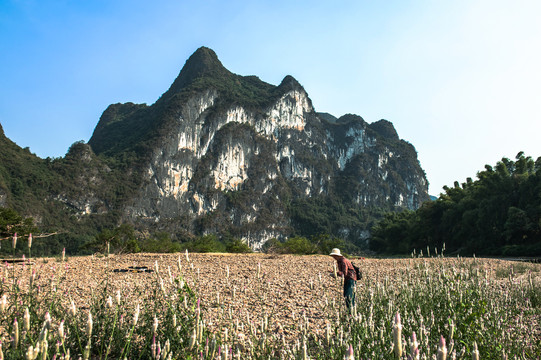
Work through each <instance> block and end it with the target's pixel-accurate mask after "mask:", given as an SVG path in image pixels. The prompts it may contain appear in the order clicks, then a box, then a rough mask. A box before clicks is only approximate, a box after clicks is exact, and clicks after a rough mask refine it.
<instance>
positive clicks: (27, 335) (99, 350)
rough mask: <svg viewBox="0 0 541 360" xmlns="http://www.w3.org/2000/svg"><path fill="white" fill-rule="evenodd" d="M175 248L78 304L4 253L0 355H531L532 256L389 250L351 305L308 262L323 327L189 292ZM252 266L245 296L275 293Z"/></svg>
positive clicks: (190, 270) (535, 332)
mask: <svg viewBox="0 0 541 360" xmlns="http://www.w3.org/2000/svg"><path fill="white" fill-rule="evenodd" d="M180 260H181V259H180V257H179V259H178V265H177V268H176V269H174V270H171V268H166V269H161V268H160V264H159V263H156V264H155V266H154V269H153V270H154V272H153V273H152V274H149V275H148V276H152V278H151V280H152V281H151V282H150V285H146V286H144V287H136V288H134V289H132V291H131V293H130V295H129V297H126V296H125V295H123V294H122V293H121V292H117V291H116V290H115V289H113V287H112V286H111V285H110V282H109V279H108V278H105V280H104V281H103V282H101V283H100V285H99V286H98V287H97V288H95V289H94V290H93V291H92V294H91V296H90V298H89V299H88V300H87V301H86V302H85V305H80V304H76V303H75V302H73V301H71V300H70V296H71V295H72V294H71V293H70V292H69V291H67V292H61V291H58V290H57V289H61V288H62V286H61V285H62V282H63V281H65V279H66V276H67V275H68V274H66V271H67V270H66V271H61V270H55V271H50V272H45V273H42V274H39V273H36V270H37V266H34V267H32V266H28V265H26V266H24V267H23V269H22V271H15V269H14V267H13V266H12V265H8V264H6V265H4V276H3V280H2V284H1V285H2V286H1V294H0V296H1V297H0V331H1V335H2V342H1V345H2V348H1V354H0V359H24V358H26V359H38V358H39V359H53V358H55V359H69V358H72V359H78V358H79V357H81V358H83V359H123V358H127V359H168V358H169V359H196V358H197V359H233V358H234V359H308V358H311V359H342V358H344V357H347V358H349V359H352V358H355V359H396V358H401V359H432V358H436V359H472V358H474V359H475V358H476V357H475V356H476V355H477V354H479V357H480V358H485V359H514V358H517V359H536V358H539V357H541V340H540V335H541V333H540V332H539V325H540V324H539V319H540V315H541V286H540V283H539V276H538V275H539V273H538V271H539V266H538V265H527V266H525V265H515V266H514V268H511V267H508V266H506V267H500V268H497V269H495V270H494V269H490V268H488V267H486V266H485V265H486V264H485V262H484V261H483V260H478V259H462V258H459V259H443V258H438V259H408V260H395V261H393V262H392V263H389V265H391V264H393V265H392V266H393V268H395V271H394V272H393V273H392V276H389V275H380V274H378V273H368V274H367V275H368V276H365V279H364V280H363V281H362V282H359V284H358V289H357V298H356V307H355V308H354V309H353V311H352V313H348V312H347V311H346V310H345V308H344V306H343V299H342V298H341V294H340V293H339V291H337V289H338V288H339V287H340V283H339V282H340V280H339V279H336V280H334V281H335V282H336V283H335V286H334V287H329V286H328V285H327V284H326V283H325V281H324V279H322V275H321V274H313V277H312V278H308V279H302V281H304V282H306V283H308V284H309V288H310V289H312V291H317V292H319V301H318V304H317V306H318V307H320V308H322V309H323V310H324V314H326V315H325V316H326V317H327V325H326V327H325V328H323V329H317V328H314V327H311V326H310V324H309V319H308V318H307V316H306V313H302V314H296V315H295V314H293V317H294V318H295V319H296V321H295V323H294V325H285V323H284V322H283V321H282V319H280V318H279V317H277V316H275V315H276V313H273V312H270V313H265V314H263V315H262V316H261V317H259V318H258V319H260V320H258V321H254V318H253V317H252V318H250V316H249V315H248V314H245V316H238V315H235V314H234V313H233V312H232V310H231V308H230V307H228V305H227V304H226V303H225V302H224V301H223V296H222V297H220V295H219V294H218V295H216V297H215V298H213V299H212V300H210V299H203V300H204V301H202V302H201V303H200V302H199V296H200V294H199V293H198V291H197V290H195V289H197V288H198V278H199V269H198V268H197V267H196V266H194V263H193V262H191V261H190V259H189V257H188V256H187V255H186V259H184V258H183V259H182V260H183V262H184V264H185V266H184V267H183V266H182V265H181V263H180ZM63 264H64V263H63V262H62V261H59V262H58V269H62V265H63ZM228 271H229V269H227V274H224V275H223V279H219V280H220V281H223V287H224V288H226V287H228V286H232V285H231V284H233V280H234V279H229V272H228ZM504 274H507V275H506V276H504ZM216 276H218V277H220V276H222V274H220V273H218V272H216ZM251 276H252V278H251V279H248V282H247V284H249V286H250V287H251V289H249V291H251V292H253V293H254V294H255V299H256V301H259V302H261V303H268V302H275V303H277V304H278V303H279V302H278V300H279V299H273V298H272V297H271V296H269V294H270V291H269V286H270V284H269V282H268V281H265V279H264V276H263V274H262V271H261V267H260V266H259V264H258V267H257V268H256V269H253V272H252V273H251ZM224 290H226V289H224ZM235 291H236V290H233V291H232V292H233V295H232V296H233V299H234V297H235V295H234V293H235ZM238 291H240V290H238ZM244 291H247V290H246V289H245V290H244ZM230 292H231V291H230ZM223 293H224V294H225V291H224V292H223ZM284 296H286V295H284ZM211 312H213V313H219V314H222V315H223V316H221V317H220V318H219V322H220V323H219V326H217V324H211V323H210V321H209V320H208V318H207V315H208V314H209V313H211ZM215 321H217V320H215ZM291 333H293V334H295V337H293V338H292V337H291V336H287V334H291Z"/></svg>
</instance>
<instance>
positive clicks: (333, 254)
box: [329, 248, 343, 257]
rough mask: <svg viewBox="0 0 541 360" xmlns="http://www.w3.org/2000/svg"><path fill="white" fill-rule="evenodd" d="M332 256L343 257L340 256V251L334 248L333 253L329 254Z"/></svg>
mask: <svg viewBox="0 0 541 360" xmlns="http://www.w3.org/2000/svg"><path fill="white" fill-rule="evenodd" d="M329 255H330V256H340V257H341V256H343V255H342V254H340V249H338V248H334V249H332V251H331V253H330V254H329Z"/></svg>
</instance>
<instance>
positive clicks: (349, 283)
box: [344, 279, 355, 309]
mask: <svg viewBox="0 0 541 360" xmlns="http://www.w3.org/2000/svg"><path fill="white" fill-rule="evenodd" d="M344 298H345V299H346V307H347V308H348V309H351V307H352V306H355V280H352V279H344Z"/></svg>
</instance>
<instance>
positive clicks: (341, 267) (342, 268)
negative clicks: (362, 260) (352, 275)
mask: <svg viewBox="0 0 541 360" xmlns="http://www.w3.org/2000/svg"><path fill="white" fill-rule="evenodd" d="M347 272H348V268H347V266H346V263H345V261H343V260H342V261H338V271H337V272H336V273H337V274H338V276H346V274H347Z"/></svg>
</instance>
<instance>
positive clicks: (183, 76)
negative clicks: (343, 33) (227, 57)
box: [164, 46, 230, 97]
mask: <svg viewBox="0 0 541 360" xmlns="http://www.w3.org/2000/svg"><path fill="white" fill-rule="evenodd" d="M228 74H230V72H229V70H227V69H226V68H225V67H224V66H223V65H222V63H221V62H220V60H219V59H218V56H217V55H216V53H215V52H214V50H212V49H210V48H208V47H205V46H202V47H200V48H199V49H197V50H196V51H195V52H194V53H193V54H192V55H191V56H190V57H189V58H188V60H186V63H185V64H184V66H183V67H182V70H180V74H179V75H178V76H177V78H176V79H175V81H174V82H173V84H172V85H171V87H170V88H169V90H167V92H166V93H165V94H164V95H166V96H165V97H169V96H172V95H174V94H176V93H178V92H179V91H181V90H183V89H184V88H186V87H187V86H189V85H190V84H192V83H193V82H194V81H195V80H197V79H199V78H204V77H213V78H219V77H222V76H224V75H228Z"/></svg>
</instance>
